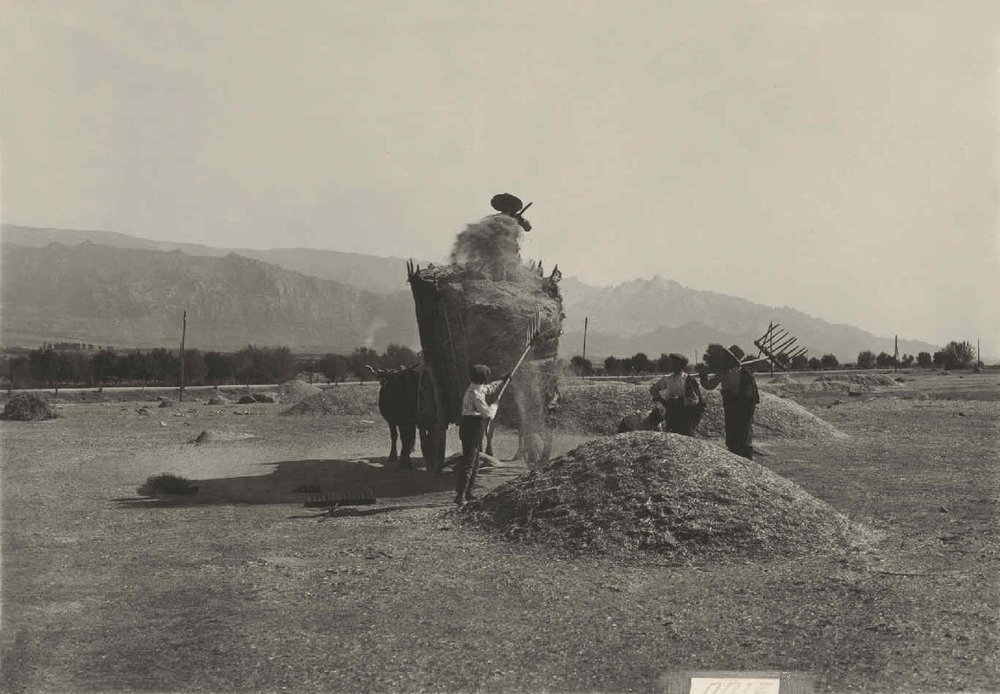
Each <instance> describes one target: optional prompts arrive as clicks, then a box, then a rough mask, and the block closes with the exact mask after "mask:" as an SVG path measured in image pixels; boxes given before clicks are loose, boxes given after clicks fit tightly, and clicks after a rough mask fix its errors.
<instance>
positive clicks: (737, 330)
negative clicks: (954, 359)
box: [560, 276, 939, 362]
mask: <svg viewBox="0 0 1000 694" xmlns="http://www.w3.org/2000/svg"><path fill="white" fill-rule="evenodd" d="M562 289H563V299H564V310H565V311H566V317H567V321H566V323H565V324H564V326H563V327H564V335H563V338H562V340H561V341H560V346H561V349H563V350H565V351H566V353H567V354H580V353H581V352H582V349H583V318H584V317H589V330H588V335H587V352H588V354H593V355H597V356H601V357H603V356H605V355H608V354H615V355H630V354H634V353H636V352H646V353H647V354H650V355H659V354H660V353H662V352H670V351H675V352H681V353H682V354H687V355H692V354H694V353H697V354H698V355H699V356H700V355H701V352H703V351H704V349H705V345H707V344H708V343H709V342H722V343H725V344H738V345H740V346H741V347H743V348H744V350H746V351H748V352H749V351H751V350H753V351H755V352H756V349H755V348H754V347H753V340H754V339H756V338H758V337H760V336H761V335H762V334H763V333H764V331H765V330H766V329H767V327H768V325H769V324H770V323H772V322H774V323H780V324H781V326H782V327H784V328H785V329H787V330H788V333H789V335H791V336H794V337H795V338H797V340H798V341H797V343H796V346H799V345H801V346H803V347H806V348H807V349H808V350H809V356H816V357H819V356H822V355H823V354H835V355H836V356H837V357H838V358H839V359H840V360H841V361H842V362H848V361H853V360H854V359H855V358H856V357H857V355H858V352H861V351H863V350H872V351H873V352H875V353H876V354H877V353H878V352H880V351H884V352H886V353H888V354H892V353H893V350H894V345H893V338H892V337H886V336H882V337H879V336H876V335H873V334H872V333H870V332H867V331H864V330H861V329H860V328H856V327H854V326H851V325H844V324H834V323H828V322H826V321H824V320H821V319H819V318H814V317H812V316H810V315H808V314H805V313H803V312H801V311H798V310H796V309H794V308H790V307H787V306H783V307H774V306H765V305H763V304H755V303H753V302H751V301H747V300H746V299H740V298H738V297H734V296H728V295H726V294H719V293H717V292H710V291H703V290H698V289H690V288H688V287H684V286H683V285H681V284H678V283H677V282H674V281H672V280H668V279H664V278H663V277H660V276H655V277H653V278H650V279H636V280H631V281H629V282H623V283H621V284H618V285H615V286H613V287H605V288H600V289H597V288H593V287H588V286H586V285H582V283H567V282H563V287H562ZM937 349H939V347H937V346H935V345H933V344H930V343H928V342H923V341H920V340H912V339H902V338H901V339H900V340H899V352H900V354H901V355H902V354H917V353H918V352H922V351H925V352H932V353H933V352H934V351H935V350H937Z"/></svg>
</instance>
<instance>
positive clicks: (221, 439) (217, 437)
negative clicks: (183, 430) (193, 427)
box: [188, 429, 254, 444]
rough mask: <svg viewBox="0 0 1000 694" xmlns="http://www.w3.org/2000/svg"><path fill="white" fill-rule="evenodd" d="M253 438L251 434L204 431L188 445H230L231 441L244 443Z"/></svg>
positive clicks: (213, 430)
mask: <svg viewBox="0 0 1000 694" xmlns="http://www.w3.org/2000/svg"><path fill="white" fill-rule="evenodd" d="M253 437H254V436H253V434H244V433H239V432H232V431H216V430H215V429H205V430H204V431H203V432H201V433H200V434H198V435H197V436H196V437H195V438H193V439H191V440H190V441H189V442H188V443H196V444H203V443H230V442H232V441H246V440H247V439H252V438H253Z"/></svg>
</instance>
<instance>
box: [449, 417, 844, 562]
mask: <svg viewBox="0 0 1000 694" xmlns="http://www.w3.org/2000/svg"><path fill="white" fill-rule="evenodd" d="M460 517H461V518H462V519H463V520H464V521H465V522H467V523H468V524H470V525H472V526H474V527H478V528H480V529H483V530H486V531H488V532H490V533H492V534H495V535H497V536H500V537H502V538H504V539H508V540H516V541H522V542H526V543H539V544H542V545H547V546H550V547H553V548H556V549H558V550H568V551H570V552H575V553H588V552H592V553H600V554H610V555H615V556H627V555H636V554H639V555H642V554H653V555H657V556H659V557H663V556H665V557H667V558H668V559H670V560H671V561H676V562H684V561H688V560H699V561H705V560H722V561H725V560H733V559H744V558H753V557H765V556H766V557H772V556H794V555H799V554H804V553H816V552H836V551H840V550H843V549H845V548H846V547H848V546H849V545H850V544H851V543H852V542H853V541H854V540H855V539H856V537H857V535H856V531H857V529H856V528H855V527H853V526H852V525H851V523H850V522H849V521H848V519H847V518H846V517H845V516H843V515H842V514H840V513H838V512H837V511H836V510H834V509H833V508H831V507H830V506H829V505H828V504H826V503H824V502H822V501H820V500H818V499H816V498H814V497H812V496H810V495H809V494H808V493H807V492H805V491H804V490H803V489H802V488H800V487H799V486H798V485H796V484H794V483H793V482H791V481H790V480H788V479H785V478H784V477H781V476H779V475H777V474H775V473H773V472H771V471H769V470H768V469H766V468H764V467H762V466H760V465H758V464H756V463H753V462H750V461H747V460H744V459H742V458H740V457H738V456H735V455H733V454H731V453H729V452H728V451H725V450H723V449H722V448H721V447H720V446H717V445H715V444H712V443H708V442H705V441H699V440H698V439H693V438H690V437H686V436H680V435H677V434H661V433H653V432H632V433H627V434H619V435H617V436H614V437H612V438H606V439H596V440H594V441H590V442H587V443H585V444H583V445H582V446H580V447H579V448H576V449H574V450H572V451H570V452H569V453H567V454H566V455H564V456H561V457H559V458H557V459H555V460H553V461H551V462H550V463H548V464H547V465H545V466H543V467H541V468H538V469H536V470H533V471H531V472H529V473H527V474H526V475H523V476H521V477H519V478H517V479H514V480H512V481H510V482H508V483H506V484H504V485H502V486H501V487H498V488H497V489H494V490H493V491H492V492H490V493H489V494H487V495H485V496H484V497H482V498H481V499H479V500H477V501H474V502H472V503H470V504H468V505H466V506H465V507H463V510H462V512H461V513H460Z"/></svg>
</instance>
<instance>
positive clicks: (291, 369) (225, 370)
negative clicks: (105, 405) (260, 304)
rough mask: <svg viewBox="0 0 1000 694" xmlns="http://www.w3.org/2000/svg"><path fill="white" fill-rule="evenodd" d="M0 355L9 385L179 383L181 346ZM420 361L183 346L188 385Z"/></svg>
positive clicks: (388, 352) (51, 347)
mask: <svg viewBox="0 0 1000 694" xmlns="http://www.w3.org/2000/svg"><path fill="white" fill-rule="evenodd" d="M8 352H10V353H8V354H7V355H6V356H5V357H4V358H3V359H0V382H3V383H4V385H5V386H6V388H7V389H8V390H9V389H16V388H52V389H53V390H56V391H58V389H59V388H60V387H101V386H142V387H145V386H179V385H180V379H181V355H180V350H170V349H166V348H164V347H157V348H154V349H149V350H138V349H135V350H126V351H117V350H115V349H114V348H111V347H103V348H100V349H98V350H96V351H95V350H90V349H87V348H86V346H84V348H83V349H81V348H80V347H79V346H77V345H75V344H74V345H73V347H72V348H69V349H67V348H64V347H63V346H62V345H61V344H60V343H56V344H45V345H42V347H40V348H38V349H35V350H30V351H27V352H24V351H22V350H17V349H12V350H8ZM419 361H420V355H419V354H417V353H416V352H414V351H413V350H411V349H410V348H409V347H405V346H403V345H389V346H388V347H386V349H385V351H384V352H382V353H381V354H380V353H378V352H376V351H375V350H373V349H371V348H368V347H359V348H357V349H355V350H354V351H353V352H351V353H350V354H333V353H328V354H324V355H322V356H319V357H312V356H303V355H295V354H293V353H292V351H291V349H289V348H288V347H261V346H257V345H248V346H247V347H246V348H244V349H241V350H239V351H238V352H217V351H202V350H198V349H186V350H184V384H185V385H188V386H199V385H223V384H236V383H239V384H251V383H253V384H273V383H283V382H285V381H288V380H291V379H293V378H295V377H296V376H298V375H299V374H305V375H306V377H307V378H308V379H309V380H314V377H315V375H316V374H320V375H321V376H322V377H325V378H326V379H327V380H328V381H330V382H340V381H344V380H347V379H348V378H350V377H354V378H357V379H359V380H362V381H364V380H369V379H371V378H374V376H373V375H372V373H371V371H369V370H368V369H367V368H365V366H366V365H368V364H370V365H371V366H373V367H375V368H383V369H392V368H398V367H400V366H409V365H412V364H416V363H418V362H419Z"/></svg>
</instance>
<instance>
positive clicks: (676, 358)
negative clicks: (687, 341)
mask: <svg viewBox="0 0 1000 694" xmlns="http://www.w3.org/2000/svg"><path fill="white" fill-rule="evenodd" d="M667 359H669V360H670V362H671V363H672V364H674V365H675V366H676V365H677V364H680V367H681V368H682V369H683V368H684V367H685V366H687V365H688V358H687V357H685V356H684V355H683V354H678V353H677V352H671V353H670V354H668V355H667Z"/></svg>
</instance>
